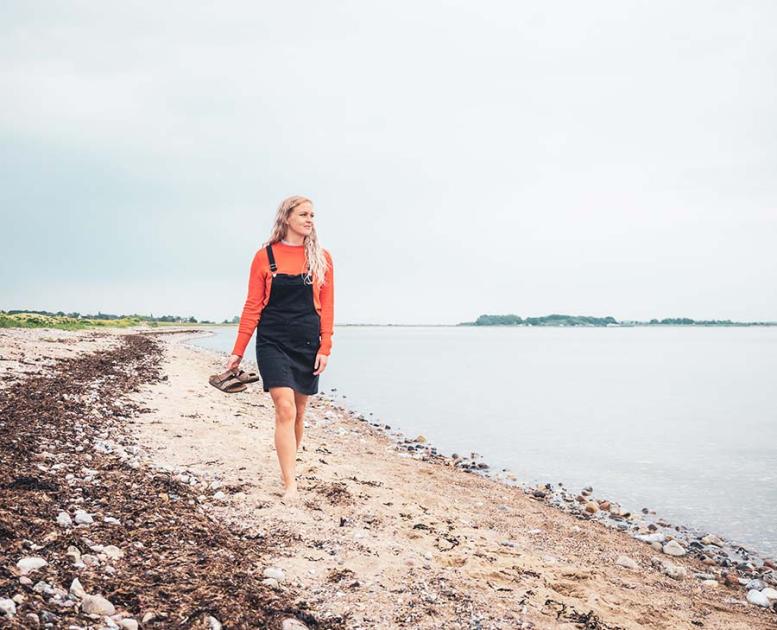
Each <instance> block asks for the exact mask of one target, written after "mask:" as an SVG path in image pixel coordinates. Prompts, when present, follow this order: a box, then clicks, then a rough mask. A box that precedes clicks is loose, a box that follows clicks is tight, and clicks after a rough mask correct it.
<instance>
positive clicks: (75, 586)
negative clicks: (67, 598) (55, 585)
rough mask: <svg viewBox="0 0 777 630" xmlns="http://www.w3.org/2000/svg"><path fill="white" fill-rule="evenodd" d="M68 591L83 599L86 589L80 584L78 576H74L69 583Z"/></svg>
mask: <svg viewBox="0 0 777 630" xmlns="http://www.w3.org/2000/svg"><path fill="white" fill-rule="evenodd" d="M70 593H71V594H73V595H75V596H76V597H78V599H84V597H86V591H85V590H84V587H83V586H81V581H80V580H79V579H78V578H75V579H74V580H73V583H72V584H71V585H70Z"/></svg>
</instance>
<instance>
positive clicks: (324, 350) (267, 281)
mask: <svg viewBox="0 0 777 630" xmlns="http://www.w3.org/2000/svg"><path fill="white" fill-rule="evenodd" d="M272 252H273V256H274V257H275V264H276V265H278V269H277V273H288V274H292V275H295V274H300V273H304V272H305V269H306V261H305V247H304V246H303V245H287V244H286V243H282V242H278V243H273V245H272ZM324 255H325V256H326V260H327V263H328V267H329V268H328V269H327V272H326V274H325V275H324V284H323V285H321V284H319V283H318V282H315V281H314V282H313V304H314V306H315V308H316V312H317V313H318V314H319V316H320V317H321V347H320V348H319V353H320V354H325V355H327V356H329V353H330V352H331V351H332V335H333V334H334V301H335V277H334V268H333V265H332V256H331V255H330V254H329V252H328V251H327V250H324ZM271 289H272V272H271V271H270V261H269V259H268V258H267V250H266V249H265V248H264V247H262V248H261V249H260V250H259V251H258V252H256V254H255V255H254V260H253V262H252V263H251V271H250V274H249V276H248V297H246V302H245V306H243V313H242V314H241V315H240V325H239V326H238V329H237V340H236V341H235V346H234V348H233V349H232V354H236V355H238V356H240V357H242V356H243V353H244V352H245V349H246V346H247V345H248V342H249V341H250V340H251V335H253V334H254V330H256V326H257V324H259V319H260V318H261V316H262V310H263V309H264V307H265V306H266V305H267V303H268V302H269V301H270V291H271Z"/></svg>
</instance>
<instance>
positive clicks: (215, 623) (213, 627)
mask: <svg viewBox="0 0 777 630" xmlns="http://www.w3.org/2000/svg"><path fill="white" fill-rule="evenodd" d="M208 627H209V628H210V630H221V622H220V621H219V620H218V619H216V618H215V617H214V616H212V615H210V616H209V617H208Z"/></svg>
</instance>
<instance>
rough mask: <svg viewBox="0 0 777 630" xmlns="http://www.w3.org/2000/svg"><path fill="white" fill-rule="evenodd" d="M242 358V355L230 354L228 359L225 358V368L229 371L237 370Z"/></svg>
mask: <svg viewBox="0 0 777 630" xmlns="http://www.w3.org/2000/svg"><path fill="white" fill-rule="evenodd" d="M242 358H243V357H239V356H237V355H236V354H233V355H232V356H230V357H229V359H228V360H227V369H228V370H230V371H231V372H234V371H235V370H237V366H238V365H240V361H241V360H242Z"/></svg>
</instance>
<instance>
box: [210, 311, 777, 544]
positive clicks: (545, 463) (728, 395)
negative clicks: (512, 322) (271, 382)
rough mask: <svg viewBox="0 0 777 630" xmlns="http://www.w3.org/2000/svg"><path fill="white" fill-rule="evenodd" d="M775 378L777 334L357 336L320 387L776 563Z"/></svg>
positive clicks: (377, 415) (215, 341) (357, 332)
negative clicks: (719, 537) (713, 535)
mask: <svg viewBox="0 0 777 630" xmlns="http://www.w3.org/2000/svg"><path fill="white" fill-rule="evenodd" d="M235 334H236V328H235V327H223V328H218V329H216V335H215V336H214V337H209V338H203V339H199V340H197V341H196V343H197V345H200V346H203V347H208V348H212V349H217V350H220V351H223V352H229V351H230V350H231V348H232V344H233V343H234V337H235ZM246 358H247V359H252V358H253V341H252V343H251V344H250V345H249V346H248V350H247V352H246ZM776 374H777V328H680V327H662V328H642V327H639V328H502V327H489V328H476V327H398V326H396V327H393V326H392V327H348V326H346V327H337V328H336V330H335V336H334V349H333V354H332V358H331V360H330V363H329V366H328V368H327V371H326V372H325V373H324V374H323V375H322V377H321V391H326V392H329V391H330V389H331V388H337V396H338V399H340V396H341V395H343V394H345V395H346V396H347V398H346V399H344V400H342V402H343V403H346V404H347V405H348V407H350V408H351V409H355V410H359V411H363V412H365V413H369V412H372V413H373V415H372V416H371V417H370V420H374V421H376V422H377V421H381V422H385V423H387V424H389V425H391V428H392V429H398V430H401V431H403V432H404V433H405V434H406V435H408V436H410V437H415V436H416V435H417V434H418V433H422V434H423V435H425V436H426V437H427V438H428V439H429V440H430V441H431V442H432V444H433V445H434V446H436V447H437V448H438V450H439V451H440V452H441V453H444V454H451V453H454V452H458V453H460V454H469V452H470V451H476V452H478V453H480V454H481V455H483V456H484V461H486V462H487V463H488V464H490V465H491V467H492V468H495V469H497V470H501V469H502V468H507V469H510V470H512V471H513V472H514V473H515V474H516V475H517V476H518V478H519V480H520V481H521V482H546V481H550V482H554V483H555V482H563V483H564V484H565V485H566V486H567V487H569V488H571V489H572V490H579V489H580V488H582V487H583V486H585V485H589V484H590V485H592V486H593V487H594V495H595V496H597V497H607V498H610V499H613V500H616V501H618V502H620V503H621V504H622V505H623V506H624V507H625V508H626V509H630V510H639V509H641V508H642V507H649V508H650V509H654V510H656V512H657V513H658V514H659V515H660V516H663V517H665V518H667V519H669V520H670V521H672V522H674V523H682V524H684V525H688V526H691V527H696V528H699V529H700V530H703V531H710V532H714V533H717V534H720V535H723V536H725V537H728V538H731V539H732V540H734V541H738V542H740V543H742V544H745V545H748V546H751V547H753V548H754V549H756V550H759V551H761V552H762V553H766V554H771V555H775V554H777V388H775V386H774V383H775V382H777V377H775V375H776Z"/></svg>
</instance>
